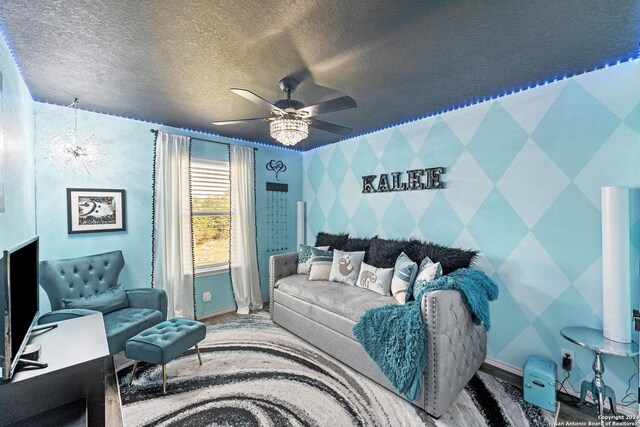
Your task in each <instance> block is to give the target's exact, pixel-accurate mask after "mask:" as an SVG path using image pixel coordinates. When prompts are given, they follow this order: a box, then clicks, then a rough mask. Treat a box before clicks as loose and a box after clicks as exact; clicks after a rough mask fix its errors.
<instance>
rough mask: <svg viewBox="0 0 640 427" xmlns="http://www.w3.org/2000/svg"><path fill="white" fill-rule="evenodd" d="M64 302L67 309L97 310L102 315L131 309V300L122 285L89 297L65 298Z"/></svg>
mask: <svg viewBox="0 0 640 427" xmlns="http://www.w3.org/2000/svg"><path fill="white" fill-rule="evenodd" d="M62 302H63V303H64V307H65V308H83V309H86V310H97V311H100V312H102V314H107V313H111V312H112V311H116V310H120V309H122V308H127V307H129V300H128V299H127V294H126V293H125V292H124V287H123V286H122V284H118V286H116V287H114V288H111V289H108V290H106V291H104V292H97V293H95V294H93V295H90V296H87V297H79V298H63V299H62Z"/></svg>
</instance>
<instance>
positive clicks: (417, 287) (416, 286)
mask: <svg viewBox="0 0 640 427" xmlns="http://www.w3.org/2000/svg"><path fill="white" fill-rule="evenodd" d="M440 276H442V266H441V265H440V263H439V262H436V263H435V264H434V263H433V261H431V260H430V259H429V258H428V257H427V258H425V259H423V260H422V262H421V263H420V269H419V270H418V275H417V276H416V280H415V281H414V282H413V288H412V289H411V294H412V295H413V296H414V297H417V296H418V295H419V294H420V292H422V290H423V289H424V288H425V287H426V286H428V285H429V282H432V281H433V280H435V279H436V278H438V277H440Z"/></svg>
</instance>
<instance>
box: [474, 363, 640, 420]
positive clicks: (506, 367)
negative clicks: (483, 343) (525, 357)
mask: <svg viewBox="0 0 640 427" xmlns="http://www.w3.org/2000/svg"><path fill="white" fill-rule="evenodd" d="M484 363H486V364H487V365H490V366H493V367H494V368H498V369H502V370H503V371H507V372H509V373H511V374H514V375H517V376H519V377H520V378H522V376H523V373H524V372H523V370H522V368H520V367H518V366H513V365H509V364H508V363H504V362H501V361H500V360H497V359H494V358H491V357H487V358H486V359H485V361H484ZM565 390H566V391H567V392H569V393H568V394H569V395H571V396H574V397H576V398H580V392H578V391H576V390H573V387H571V386H569V387H565ZM616 409H617V410H618V413H620V414H623V415H627V416H630V417H633V416H637V415H638V411H637V410H636V411H634V410H633V409H631V408H628V407H626V406H621V405H620V404H617V405H616Z"/></svg>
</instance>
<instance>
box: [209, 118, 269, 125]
mask: <svg viewBox="0 0 640 427" xmlns="http://www.w3.org/2000/svg"><path fill="white" fill-rule="evenodd" d="M270 118H271V117H258V118H255V119H240V120H223V121H220V122H211V123H212V124H214V125H216V126H224V125H236V124H238V123H250V122H266V121H268V120H269V119H270Z"/></svg>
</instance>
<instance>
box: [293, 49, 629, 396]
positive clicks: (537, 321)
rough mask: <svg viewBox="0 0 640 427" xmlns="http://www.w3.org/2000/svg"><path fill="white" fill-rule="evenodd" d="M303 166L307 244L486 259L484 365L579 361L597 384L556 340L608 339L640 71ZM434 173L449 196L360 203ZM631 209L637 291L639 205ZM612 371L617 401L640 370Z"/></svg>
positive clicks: (430, 122) (440, 122)
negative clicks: (616, 203) (489, 287)
mask: <svg viewBox="0 0 640 427" xmlns="http://www.w3.org/2000/svg"><path fill="white" fill-rule="evenodd" d="M303 166H304V181H303V194H304V200H305V201H306V202H307V206H308V216H307V217H308V221H307V223H308V234H307V235H308V236H315V235H316V234H317V232H318V231H320V230H325V231H330V232H343V231H348V232H350V233H352V234H353V235H357V236H360V237H365V236H371V235H373V234H379V235H380V236H386V237H410V236H413V237H417V238H421V239H426V240H432V241H435V242H438V243H441V244H445V245H453V246H460V247H468V248H474V249H479V250H480V251H481V257H480V260H479V262H478V267H479V268H480V269H482V270H483V271H485V272H486V273H487V274H488V275H489V276H491V277H492V278H493V279H494V280H495V281H496V282H497V284H498V285H499V287H500V298H499V299H498V301H497V302H495V303H493V304H492V305H491V315H492V326H493V328H492V330H491V331H490V332H489V338H488V340H489V343H488V344H489V356H490V357H492V358H495V359H498V360H500V361H502V362H504V363H507V364H510V365H513V366H516V367H522V366H523V365H524V362H525V361H526V358H527V357H528V356H529V355H530V354H538V355H541V356H545V357H548V358H551V359H553V360H555V361H556V362H558V363H559V362H560V348H561V347H564V348H568V349H573V350H575V351H576V357H577V362H578V368H579V369H578V370H577V371H576V370H574V371H573V372H572V380H571V382H572V383H573V384H574V385H576V386H579V385H580V381H581V380H582V379H583V378H582V377H584V376H587V377H589V379H590V378H591V377H592V371H591V363H592V360H593V358H592V355H591V354H590V353H589V352H587V351H585V350H580V349H578V347H577V346H575V345H572V344H570V343H569V342H567V341H565V340H563V339H562V338H561V336H560V334H559V331H560V329H561V328H563V327H565V326H569V325H584V326H590V327H597V328H600V327H602V291H601V278H602V266H601V264H602V262H601V236H600V229H601V227H600V221H601V217H600V187H601V186H605V185H626V186H630V187H640V61H639V60H634V61H631V62H628V63H624V64H622V65H618V66H613V67H609V68H608V69H604V70H600V71H595V72H590V73H587V74H584V75H581V76H578V77H575V78H570V79H567V80H564V81H561V82H557V83H553V84H549V85H546V86H542V87H539V88H536V89H531V90H527V91H524V92H520V93H516V94H513V95H509V96H505V97H501V98H499V99H497V100H492V101H488V102H484V103H481V104H477V105H474V106H471V107H468V108H463V109H460V110H455V111H452V112H449V113H445V114H441V115H438V116H435V117H430V118H428V119H424V120H420V121H416V122H412V123H408V124H403V125H400V126H397V127H393V128H389V129H385V130H382V131H379V132H375V133H371V134H367V135H364V136H361V137H357V138H353V139H350V140H347V141H343V142H340V143H338V144H334V145H330V146H327V147H323V148H320V149H317V150H313V151H309V152H307V153H305V154H304V159H303ZM435 166H444V167H446V168H447V174H446V175H444V177H443V180H444V181H446V183H447V188H446V189H444V190H437V191H436V190H423V191H406V192H396V193H378V194H361V177H362V176H363V175H373V174H380V173H390V172H394V171H406V170H408V169H416V168H427V167H435ZM633 206H634V208H633V212H632V224H633V228H632V235H633V248H632V253H633V260H632V265H633V266H634V271H633V286H634V289H635V290H636V291H637V290H638V288H639V287H640V284H639V272H638V264H639V262H638V260H639V256H638V251H639V250H640V198H639V197H637V192H636V193H634V202H633ZM308 240H313V238H312V237H310V238H308ZM639 305H640V301H639V300H638V298H637V297H634V306H636V307H637V306H639ZM605 363H606V369H607V371H606V373H605V380H606V381H607V383H608V384H609V385H611V386H613V387H614V388H615V390H616V393H617V395H618V398H621V397H622V396H623V394H624V392H625V390H626V389H627V381H628V379H629V377H631V375H632V374H633V373H634V372H637V369H636V368H635V366H634V365H633V363H632V361H631V360H630V359H622V358H613V357H606V358H605ZM631 390H632V391H634V390H637V377H636V378H634V380H633V382H632V387H631Z"/></svg>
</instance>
